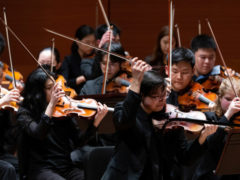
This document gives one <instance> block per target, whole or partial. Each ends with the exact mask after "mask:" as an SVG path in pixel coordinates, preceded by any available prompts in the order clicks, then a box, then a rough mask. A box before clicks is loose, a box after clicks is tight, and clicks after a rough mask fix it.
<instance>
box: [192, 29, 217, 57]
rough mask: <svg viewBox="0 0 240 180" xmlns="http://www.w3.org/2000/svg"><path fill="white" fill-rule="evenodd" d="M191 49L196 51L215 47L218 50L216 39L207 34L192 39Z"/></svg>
mask: <svg viewBox="0 0 240 180" xmlns="http://www.w3.org/2000/svg"><path fill="white" fill-rule="evenodd" d="M191 49H192V51H193V52H194V53H195V52H196V51H198V49H213V50H214V51H216V50H217V46H216V43H215V41H214V39H213V38H212V37H210V36H208V35H206V34H202V35H198V36H196V37H194V38H193V39H192V41H191Z"/></svg>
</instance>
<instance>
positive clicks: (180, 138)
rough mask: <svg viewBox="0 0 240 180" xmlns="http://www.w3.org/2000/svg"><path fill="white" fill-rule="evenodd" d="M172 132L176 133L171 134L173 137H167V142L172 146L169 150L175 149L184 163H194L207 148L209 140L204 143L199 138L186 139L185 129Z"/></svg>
mask: <svg viewBox="0 0 240 180" xmlns="http://www.w3.org/2000/svg"><path fill="white" fill-rule="evenodd" d="M172 134H174V135H172V136H171V137H172V138H171V139H167V143H166V144H167V145H168V146H170V147H168V150H169V151H175V153H174V154H176V156H177V158H178V160H179V162H181V163H182V164H185V165H191V164H193V163H194V162H196V160H197V159H199V158H200V157H201V156H202V155H203V153H204V152H205V150H206V149H207V141H206V142H205V143H204V144H202V145H200V144H199V142H198V138H196V139H195V140H194V141H191V142H190V141H188V140H187V139H186V137H185V134H184V130H183V129H179V130H176V131H175V132H172ZM173 138H174V139H173ZM171 144H172V146H171Z"/></svg>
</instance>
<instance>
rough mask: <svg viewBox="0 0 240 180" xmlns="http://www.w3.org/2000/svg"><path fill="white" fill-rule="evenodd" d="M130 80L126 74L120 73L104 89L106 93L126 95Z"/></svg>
mask: <svg viewBox="0 0 240 180" xmlns="http://www.w3.org/2000/svg"><path fill="white" fill-rule="evenodd" d="M131 81H132V78H131V77H129V76H128V74H127V73H121V74H120V75H119V76H117V77H115V78H113V79H112V80H111V81H110V82H109V83H108V84H107V87H106V92H107V93H127V92H128V87H129V85H130V83H131Z"/></svg>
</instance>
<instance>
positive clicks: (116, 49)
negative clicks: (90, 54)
mask: <svg viewBox="0 0 240 180" xmlns="http://www.w3.org/2000/svg"><path fill="white" fill-rule="evenodd" d="M102 49H105V50H107V49H108V43H105V44H104V45H103V47H102ZM110 52H112V53H115V54H118V55H121V56H125V53H124V52H125V51H124V49H123V47H122V45H121V43H119V42H112V43H111V50H110ZM105 54H107V53H106V52H103V51H97V53H96V57H95V58H96V61H97V62H99V63H100V62H101V61H102V60H103V56H104V55H105ZM110 60H111V62H119V63H122V62H123V61H125V60H124V59H122V58H120V57H116V56H113V55H110Z"/></svg>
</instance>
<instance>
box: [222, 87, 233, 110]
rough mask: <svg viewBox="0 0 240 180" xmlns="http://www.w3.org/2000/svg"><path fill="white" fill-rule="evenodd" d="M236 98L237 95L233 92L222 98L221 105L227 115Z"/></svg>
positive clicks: (228, 92) (230, 91)
mask: <svg viewBox="0 0 240 180" xmlns="http://www.w3.org/2000/svg"><path fill="white" fill-rule="evenodd" d="M234 98H235V94H234V92H233V91H232V90H229V91H227V92H226V93H225V94H224V95H223V96H222V97H220V104H221V108H222V111H223V113H225V112H226V111H227V109H228V107H229V105H230V104H231V102H232V100H233V99H234Z"/></svg>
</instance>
